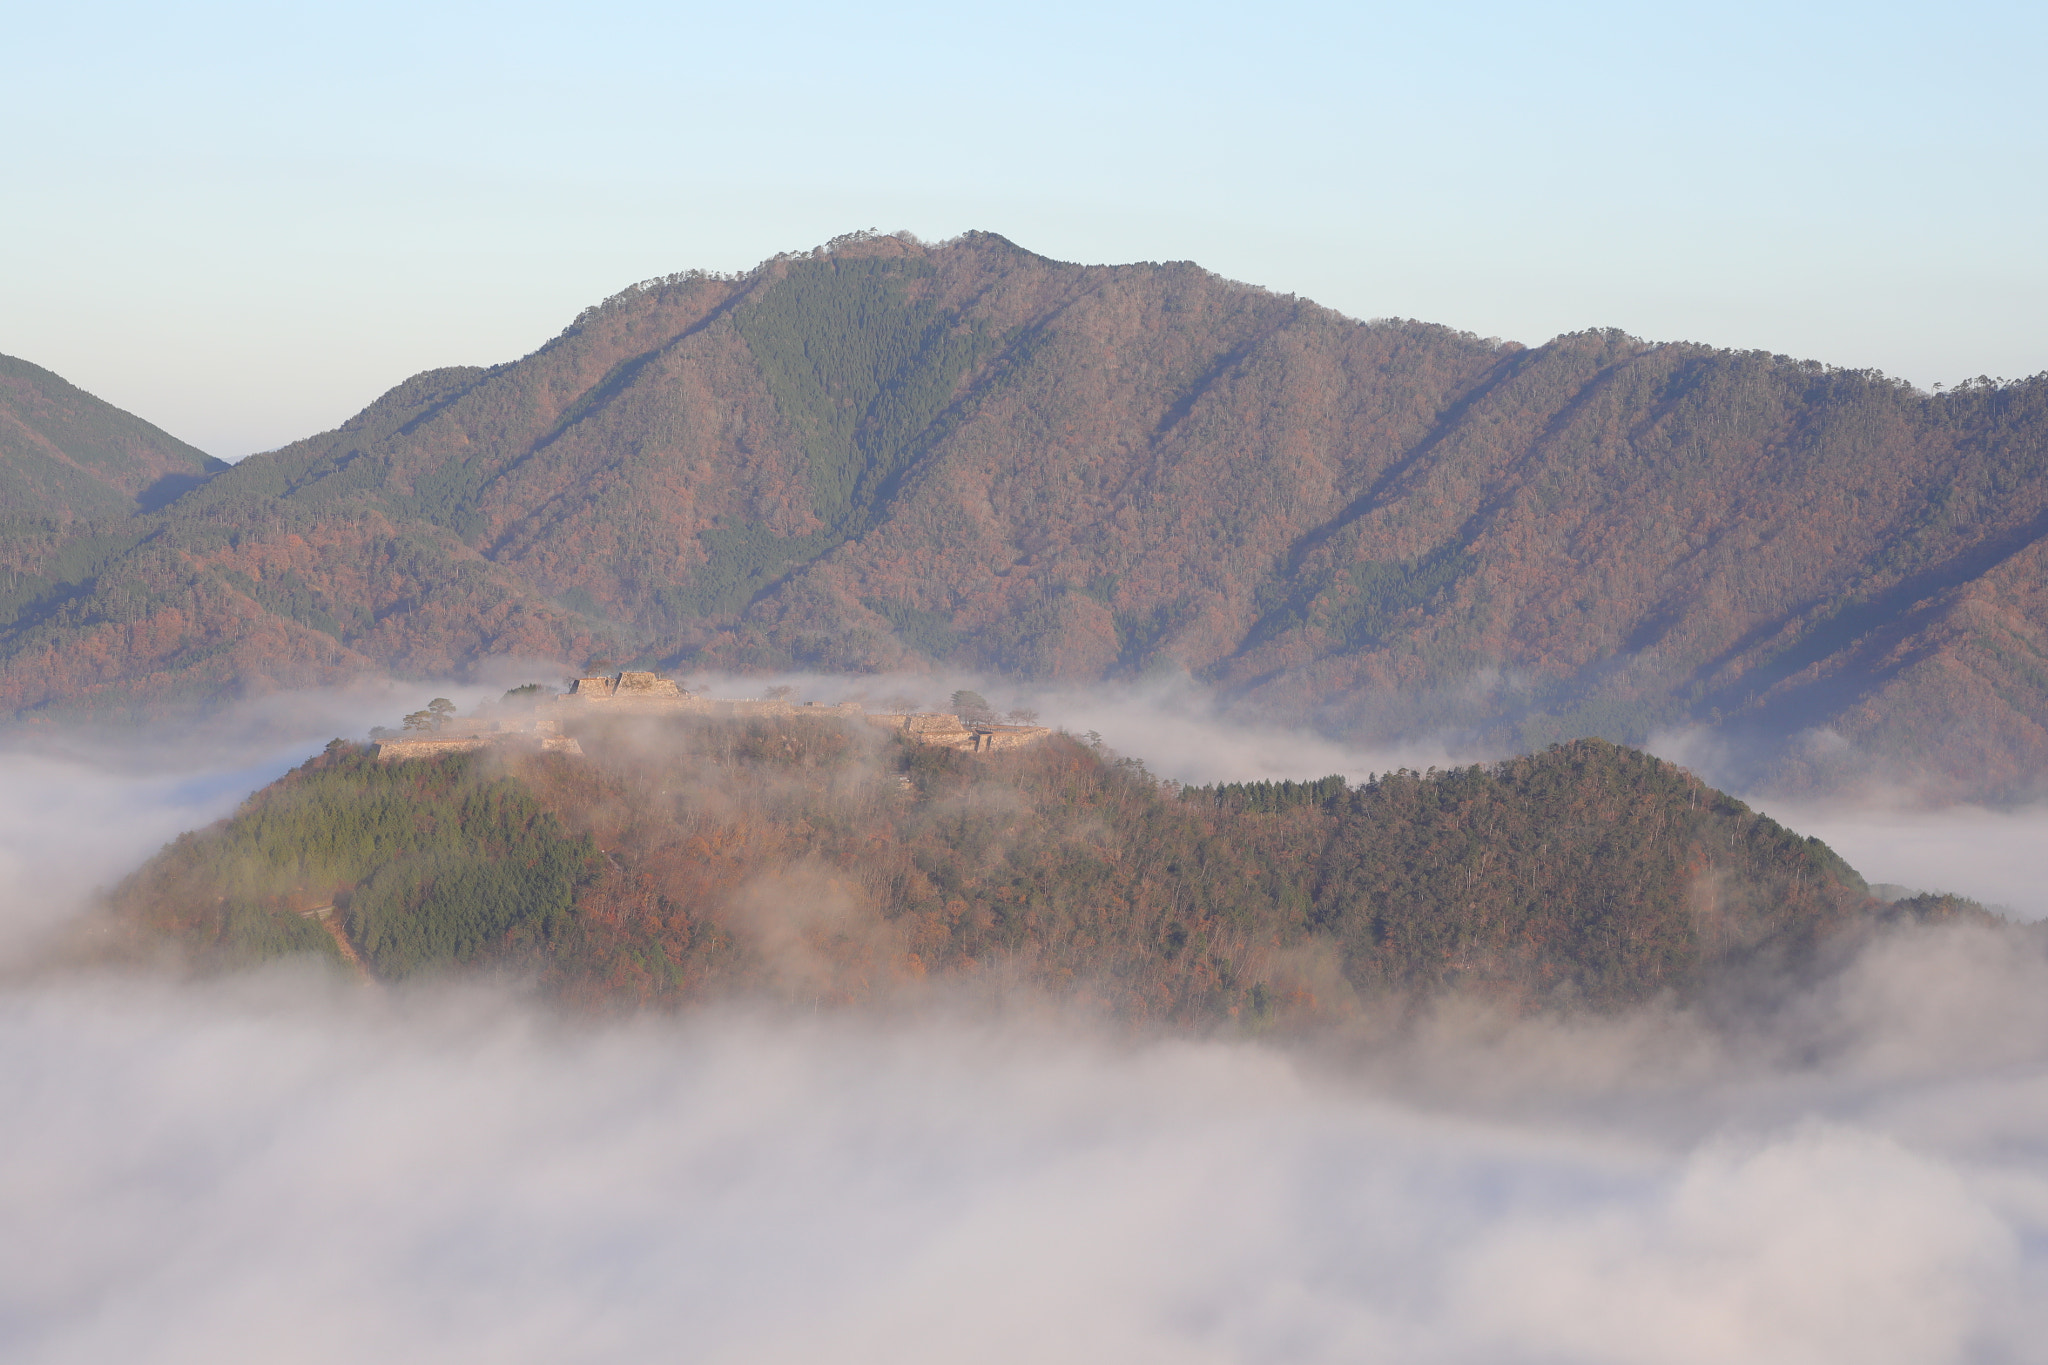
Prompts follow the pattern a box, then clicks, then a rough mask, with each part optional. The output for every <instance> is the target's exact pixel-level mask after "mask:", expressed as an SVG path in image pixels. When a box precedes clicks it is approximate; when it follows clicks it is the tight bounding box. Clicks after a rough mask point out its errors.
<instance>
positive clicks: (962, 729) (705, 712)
mask: <svg viewBox="0 0 2048 1365" xmlns="http://www.w3.org/2000/svg"><path fill="white" fill-rule="evenodd" d="M555 715H556V716H557V717H566V718H573V717H575V716H579V715H588V716H597V715H695V716H716V717H719V718H721V719H734V718H739V717H748V716H844V717H847V718H848V719H857V720H863V721H866V722H867V723H868V724H870V725H876V726H880V727H881V728H883V729H885V730H893V731H895V732H896V733H898V734H901V735H903V736H905V737H906V738H909V739H914V740H916V741H917V742H918V743H920V744H933V745H937V746H939V747H940V748H946V749H959V750H962V751H963V752H966V753H974V754H986V753H996V752H998V751H1001V750H1005V749H1018V748H1022V747H1023V746H1025V745H1027V744H1035V743H1037V742H1038V741H1040V740H1042V739H1044V738H1045V737H1046V736H1047V735H1050V734H1051V733H1052V731H1051V730H1049V729H1047V728H1046V727H1045V726H1043V725H997V724H995V723H993V722H990V721H979V720H976V721H965V720H962V719H961V718H960V717H959V716H956V715H952V714H949V713H947V712H943V711H919V712H869V711H868V710H866V709H865V708H864V707H862V706H861V704H860V703H859V702H852V701H846V702H838V703H835V704H832V705H824V706H821V705H819V704H818V703H817V702H802V703H796V702H790V701H787V700H784V699H783V698H780V697H765V698H760V699H745V698H734V697H704V696H693V695H692V694H690V693H688V692H685V691H684V690H683V689H682V688H681V687H679V686H677V685H676V684H675V683H674V682H673V681H671V680H669V679H667V678H663V677H658V676H657V675H655V674H653V673H638V672H623V673H618V674H615V675H614V676H612V677H609V678H604V677H595V678H577V679H576V680H575V681H574V682H572V683H571V684H570V685H569V690H568V691H567V692H566V693H564V694H562V695H561V696H559V697H556V698H555Z"/></svg>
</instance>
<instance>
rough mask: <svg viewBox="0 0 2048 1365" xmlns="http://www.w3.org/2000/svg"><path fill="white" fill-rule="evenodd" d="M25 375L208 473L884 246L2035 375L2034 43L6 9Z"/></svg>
mask: <svg viewBox="0 0 2048 1365" xmlns="http://www.w3.org/2000/svg"><path fill="white" fill-rule="evenodd" d="M0 19H4V28H0V33H4V35H5V43H6V46H5V48H4V49H0V51H4V58H0V60H4V67H0V70H4V73H5V79H4V80H0V118H4V121H5V127H6V128H7V130H8V135H7V137H6V143H5V145H6V151H5V167H6V169H5V174H4V177H0V209H4V211H0V252H4V260H5V261H6V269H5V271H4V272H0V351H5V352H8V353H11V354H15V355H20V356H23V357H25V358H27V359H30V360H33V361H35V362H37V363H39V364H43V365H47V366H49V367H51V368H52V369H55V370H57V371H59V372H60V373H62V374H64V375H66V376H67V377H69V378H71V379H73V380H74V381H76V382H77V383H80V384H82V385H84V386H85V387H87V388H89V389H92V390H93V391H94V392H96V393H99V394H100V395H101V396H102V397H105V398H107V399H109V400H111V401H113V402H116V403H119V404H121V405H122V406H124V407H128V408H131V409H133V410H134V411H136V412H138V413H140V414H141V415H143V416H145V417H147V418H149V419H151V420H153V421H156V422H159V423H161V424H162V425H164V426H166V427H168V428H169V429H170V430H172V431H173V432H176V433H177V434H179V435H181V436H184V437H185V438H187V439H188V440H192V441H194V442H196V443H198V444H199V445H201V446H204V447H205V448H207V449H209V450H212V451H214V452H215V453H217V454H220V455H223V456H227V457H231V458H232V457H236V456H240V455H242V454H246V453H247V452H249V451H251V450H257V449H264V448H268V447H271V446H275V445H278V444H280V443H282V442H284V441H287V440H290V439H292V438H294V437H297V436H301V435H305V434H307V433H309V432H312V431H314V430H318V429H321V428H324V427H327V426H331V425H333V424H334V423H336V422H338V421H340V420H341V419H343V418H344V417H346V416H348V415H349V414H350V413H352V412H354V411H355V410H357V409H358V408H360V407H361V406H362V405H363V404H364V403H366V402H367V401H369V400H370V399H371V398H373V397H375V396H376V394H377V393H379V392H381V391H382V390H383V389H384V388H386V387H388V386H389V385H391V384H393V383H395V382H397V381H398V380H400V379H402V378H403V377H404V376H406V375H407V374H410V373H412V372H414V371H417V370H420V369H423V368H427V367H429V366H434V365H444V364H462V363H472V364H473V363H488V362H492V361H497V360H504V359H509V358H512V357H514V356H517V355H520V354H523V353H524V352H526V351H529V350H531V349H532V348H533V347H535V346H536V345H538V344H540V343H541V342H542V341H544V340H545V339H546V338H547V337H549V336H551V335H553V334H554V333H555V332H556V331H558V330H560V328H561V327H562V326H563V325H564V324H566V323H567V322H568V321H569V319H570V318H571V317H573V316H574V315H575V314H576V312H577V311H578V310H579V309H580V308H582V307H583V306H584V305H585V304H588V303H592V302H595V301H596V300H598V299H600V298H602V297H604V296H605V295H608V294H611V293H614V292H616V291H617V290H618V289H620V288H622V287H624V286H625V285H627V284H630V283H631V282H633V281H635V280H638V279H642V278H645V277H647V276H650V275H656V274H662V273H666V272H669V271H673V270H681V269H687V268H690V267H693V266H702V267H707V268H712V269H721V270H734V269H744V268H746V267H747V266H750V265H752V264H753V263H754V262H756V261H758V260H760V259H761V258H762V257H765V256H769V255H772V254H774V253H775V252H777V251H783V250H793V249H799V248H806V247H809V246H812V245H815V244H816V243H818V242H821V241H823V240H825V239H826V238H829V237H832V236H834V235H837V234H838V233H841V232H845V231H848V230H851V229H855V228H865V227H875V228H880V229H883V230H885V231H887V230H892V229H896V228H909V229H911V230H913V231H915V232H917V233H919V234H920V235H922V236H926V237H945V236H950V235H952V234H954V233H956V232H959V231H961V230H964V229H967V228H973V227H979V228H987V229H990V230H993V231H996V232H1000V233H1003V234H1004V235H1006V236H1008V237H1011V238H1013V239H1014V240H1016V241H1018V242H1020V243H1021V244H1023V245H1025V246H1028V247H1030V248H1032V249H1033V250H1036V251H1041V252H1044V253H1046V254H1048V255H1051V256H1057V257H1061V258H1064V259H1069V260H1084V261H1123V260H1176V259H1194V260H1197V261H1200V262H1201V263H1202V264H1204V265H1206V266H1208V267H1210V268H1211V269H1214V270H1217V271H1219V272H1221V273H1223V274H1225V275H1229V276H1232V277H1234V278H1237V279H1243V280H1249V281H1252V282H1254V283H1257V284H1261V285H1265V286H1267V287H1269V288H1272V289H1276V290H1280V291H1283V292H1294V293H1300V294H1305V295H1307V296H1309V297H1312V298H1315V299H1317V300H1319V301H1321V302H1323V303H1326V304H1328V305H1330V306H1332V307H1334V308H1338V309H1341V310H1342V311H1344V312H1346V313H1350V314H1352V315H1354V316H1359V317H1376V316H1389V315H1394V316H1408V317H1421V318H1427V319H1429V320H1432V321H1438V322H1444V323H1448V324H1450V325H1453V326H1456V327H1461V328H1466V329H1469V330H1472V331H1475V332H1479V333H1482V334H1487V335H1499V336H1507V337H1513V338H1515V339H1518V340H1522V341H1529V342H1536V341H1541V340H1544V339H1546V338H1548V337H1550V336H1552V335H1554V334H1556V333H1558V332H1560V331H1568V330H1574V329H1577V328H1581V327H1588V326H1596V325H1597V326H1610V325H1611V326H1619V327H1624V328H1627V329H1628V330H1630V331H1632V332H1635V333H1637V334H1639V335H1643V336H1648V337H1651V338H1655V339H1679V338H1683V339H1690V340H1700V341H1709V342H1713V343H1716V344H1720V345H1728V346H1742V347H1764V348H1767V349H1770V350H1774V351H1783V352H1789V353H1792V354H1797V355H1801V356H1811V357H1814V358H1818V359H1822V360H1827V361H1830V362H1833V363H1836V364H1843V365H1854V366H1876V367H1879V368H1882V369H1884V370H1886V371H1888V372H1890V373H1893V374H1898V375H1902V376H1904V377H1906V378H1909V379H1912V380H1914V381H1915V382H1917V383H1920V384H1923V385H1927V384H1932V383H1934V382H1936V381H1946V382H1954V381H1956V380H1958V379H1962V378H1967V377H1970V376H1973V375H1977V374H1980V373H1989V374H1993V375H2008V376H2018V375H2022V374H2031V373H2034V372H2036V371H2039V370H2043V369H2048V328H2044V326H2043V319H2044V318H2048V259H2044V252H2043V244H2044V241H2048V231H2044V229H2048V174H2044V172H2048V155H2044V153H2048V44H2044V39H2048V9H2044V7H2041V6H2033V5H2028V6H2022V5H2017V4H1992V3H1974V4H1973V3H1950V4H1946V5H1940V6H1936V5H1931V4H1865V5H1847V4H1807V5H1799V4H1779V5H1753V4H1723V5H1718V6H1697V7H1675V6H1674V7H1663V6H1656V5H1643V4H1640V3H1638V4H1628V5H1623V4H1569V3H1565V4H1533V3H1528V4H1517V5H1507V4H1495V3H1472V4H1446V5H1436V6H1427V7H1425V6H1419V5H1402V6H1394V5H1377V4H1361V5H1353V6H1333V5H1307V4H1297V5H1273V4H1268V5H1265V6H1260V7H1256V8H1254V7H1251V6H1223V5H1207V4H1183V5H1172V6H1167V5H1141V4H1125V5H1116V4H1108V5H1104V4H1096V5H1086V6H1084V5H1071V4H1038V5H1031V6H1001V7H998V6H979V7H977V6H939V5H924V4H896V3H876V4H868V5H855V4H836V5H830V6H825V5H816V4H809V3H785V4H781V5H778V6H775V7H773V8H766V7H762V8H748V9H738V8H729V7H711V6H694V5H662V4H645V3H631V2H630V0H629V2H628V3H618V4H613V5H610V6H606V7H603V8H597V7H572V6H568V5H542V4H519V3H505V4H495V5H483V4H407V5H396V4H383V3H359V4H351V5H347V6H319V5H299V6H283V5H258V4H247V3H212V4H151V5H139V4H114V3H97V4H96V3H89V2H88V3H77V2H76V0H74V3H72V4H70V5H69V6H66V7H59V6H54V5H49V4H42V5H39V6H37V7H35V8H33V9H32V8H29V7H27V6H24V5H21V4H18V3H14V2H13V0H0Z"/></svg>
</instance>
